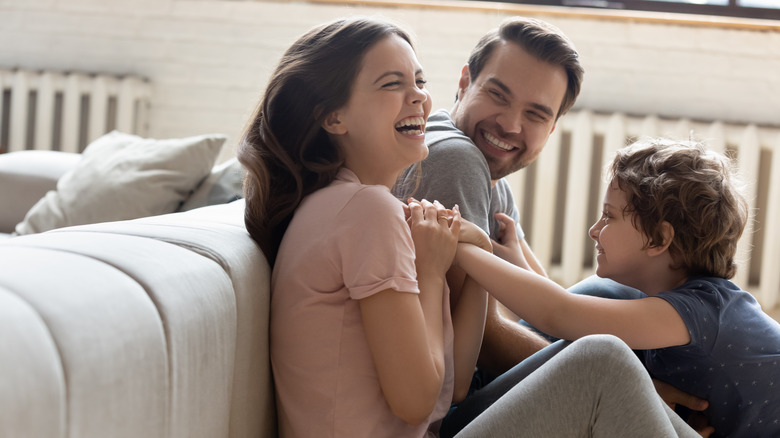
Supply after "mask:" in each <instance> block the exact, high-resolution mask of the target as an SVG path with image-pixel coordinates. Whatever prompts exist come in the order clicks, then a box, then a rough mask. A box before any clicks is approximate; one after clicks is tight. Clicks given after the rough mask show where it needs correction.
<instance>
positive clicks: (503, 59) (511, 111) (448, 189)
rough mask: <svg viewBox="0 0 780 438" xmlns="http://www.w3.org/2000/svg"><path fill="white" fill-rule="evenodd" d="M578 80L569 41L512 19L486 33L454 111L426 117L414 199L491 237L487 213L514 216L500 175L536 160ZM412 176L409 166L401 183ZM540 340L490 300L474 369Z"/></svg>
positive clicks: (508, 360) (500, 365) (514, 358)
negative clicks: (452, 210)
mask: <svg viewBox="0 0 780 438" xmlns="http://www.w3.org/2000/svg"><path fill="white" fill-rule="evenodd" d="M582 76H583V69H582V66H581V65H580V62H579V57H578V54H577V52H576V50H575V49H574V46H573V45H572V44H571V42H569V40H568V39H567V38H566V37H565V36H564V35H563V34H562V33H561V32H560V31H559V30H558V29H556V28H554V27H553V26H551V25H549V24H547V23H545V22H543V21H540V20H534V19H528V18H519V17H518V18H513V19H509V20H507V21H505V22H504V23H502V25H501V27H499V28H498V29H495V30H493V31H491V32H490V33H488V34H487V35H485V36H484V37H483V38H482V39H481V40H480V41H479V43H478V44H477V46H476V47H475V48H474V50H473V51H472V54H471V56H470V57H469V60H468V64H467V65H466V66H464V67H463V69H462V72H461V77H460V80H459V82H458V92H457V100H456V102H455V105H454V106H453V107H452V110H451V111H450V112H447V111H445V110H439V111H437V112H436V113H434V114H432V115H431V116H430V118H429V119H428V124H427V126H426V143H427V144H428V146H429V150H430V152H429V156H428V158H427V159H426V160H425V161H424V162H423V163H422V165H421V166H422V180H421V181H420V186H419V188H418V189H417V190H416V191H415V196H416V197H418V198H427V199H436V200H438V201H439V202H441V203H442V204H444V205H446V206H448V207H451V206H453V205H455V204H458V206H459V207H460V211H461V214H462V215H463V217H464V218H465V219H468V220H469V221H472V222H474V223H475V224H476V225H478V226H479V227H481V228H482V229H484V230H485V231H487V232H488V234H490V236H491V237H492V238H493V239H497V235H498V234H497V233H498V228H499V224H498V222H497V221H496V220H495V219H494V218H493V216H494V215H495V213H497V212H503V213H506V214H508V215H510V216H511V217H512V218H514V219H515V221H517V220H518V219H519V213H518V211H517V209H516V207H515V204H514V199H513V198H512V193H511V191H510V188H509V184H508V183H507V181H506V180H505V179H504V178H503V177H505V176H506V175H509V174H510V173H512V172H515V171H517V170H520V169H522V168H524V167H526V166H528V165H529V164H531V163H532V162H533V161H534V160H535V159H536V157H537V156H538V155H539V153H540V152H541V151H542V149H543V147H544V145H545V143H546V142H547V139H548V138H549V136H550V134H552V132H553V131H554V130H555V127H556V122H557V121H558V118H559V117H560V116H561V115H563V114H565V113H566V112H567V111H568V110H569V109H570V108H571V106H572V105H573V104H574V101H575V99H576V98H577V95H578V94H579V91H580V84H581V82H582ZM475 146H476V147H475ZM415 172H416V169H410V170H409V171H407V173H406V177H407V179H411V178H412V175H414V174H415ZM517 232H518V235H519V237H520V241H521V247H522V252H521V253H520V254H518V256H519V257H520V258H521V260H523V261H524V262H525V263H527V267H530V268H531V269H533V270H534V271H536V272H538V273H540V274H542V275H545V272H544V269H543V268H542V266H541V265H540V263H539V262H538V261H537V259H536V258H535V257H534V255H533V252H532V251H531V249H530V247H529V246H528V244H527V243H526V241H525V240H524V239H523V231H522V229H521V228H520V227H519V226H518V229H517ZM519 263H520V264H522V263H523V262H519ZM547 344H548V342H547V341H546V340H545V339H544V338H542V337H540V336H538V335H537V334H535V333H534V332H532V331H531V330H529V329H527V328H526V327H524V326H522V325H519V324H517V323H516V322H515V321H512V320H508V319H505V318H503V317H502V315H501V314H500V311H499V307H498V306H497V305H496V303H495V300H493V299H492V298H491V299H490V304H489V306H488V316H487V320H486V325H485V335H484V341H483V345H482V351H481V353H480V361H479V365H480V368H481V369H484V370H487V371H490V372H491V373H493V374H500V373H503V372H504V371H506V370H508V369H509V368H511V367H512V366H514V365H515V364H517V363H518V362H520V361H521V360H522V359H524V358H526V357H528V356H529V355H531V354H533V353H535V352H536V351H538V350H540V349H541V348H543V347H545V346H546V345H547Z"/></svg>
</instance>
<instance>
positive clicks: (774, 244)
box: [509, 110, 780, 309]
mask: <svg viewBox="0 0 780 438" xmlns="http://www.w3.org/2000/svg"><path fill="white" fill-rule="evenodd" d="M642 136H667V137H673V138H682V139H688V138H695V139H698V140H706V141H707V143H708V144H709V146H710V147H711V148H713V149H715V150H719V151H721V152H726V153H728V154H729V155H731V156H735V157H736V159H737V165H738V168H739V171H740V174H741V176H742V178H743V179H744V181H745V182H746V183H747V184H748V199H749V203H750V212H751V220H750V221H749V223H748V226H747V228H746V229H745V232H744V234H743V237H742V239H741V240H740V242H739V245H738V263H739V269H738V270H737V275H736V277H735V278H734V279H733V281H734V282H735V283H736V284H738V285H739V286H740V287H742V288H743V289H745V290H748V291H750V292H751V293H753V294H754V295H755V296H756V297H757V299H758V300H759V302H761V304H762V306H763V307H764V309H773V308H775V307H776V306H778V304H780V229H778V226H780V221H778V218H780V128H777V127H761V126H756V125H752V124H741V125H740V124H730V123H722V122H717V121H716V122H697V121H691V120H687V119H676V120H669V119H662V118H658V117H656V116H641V117H636V116H627V115H623V114H619V113H615V114H600V113H594V112H591V111H587V110H582V111H577V112H571V113H569V114H567V115H566V116H565V117H563V118H562V119H561V120H560V121H559V123H558V127H557V129H556V130H555V132H554V133H553V135H552V136H551V137H550V140H549V142H548V144H547V146H546V147H545V149H544V151H543V152H542V153H541V154H540V156H539V158H538V159H537V161H536V162H535V163H534V164H532V165H531V166H529V167H528V168H527V169H525V170H523V171H520V172H516V173H515V174H514V175H512V176H511V177H510V178H509V180H510V183H511V185H512V190H513V193H514V195H515V197H516V198H517V199H516V202H517V204H518V206H519V207H520V210H521V212H522V215H523V217H522V225H523V229H524V230H525V232H526V238H527V240H528V242H529V244H530V245H531V247H532V248H533V250H534V253H535V254H536V255H537V256H538V257H539V259H540V261H541V262H542V264H543V266H545V267H547V269H548V273H549V275H550V277H551V278H553V279H554V280H556V281H558V282H559V283H560V284H562V285H563V286H567V287H568V286H570V285H572V284H574V283H575V282H577V281H579V280H581V279H582V278H585V277H586V276H588V275H591V274H592V273H593V272H594V266H595V261H594V257H595V249H594V243H593V241H592V240H590V238H589V237H588V233H587V230H588V228H589V227H590V226H591V225H592V224H593V222H594V221H595V220H596V219H597V218H598V217H599V214H600V212H601V204H602V202H603V193H604V189H605V182H604V178H603V170H604V168H605V166H606V165H607V164H608V163H609V162H610V161H611V160H612V158H613V156H614V152H615V151H616V150H617V149H618V148H620V147H622V146H625V145H626V144H627V143H628V142H630V140H631V139H636V138H638V137H642Z"/></svg>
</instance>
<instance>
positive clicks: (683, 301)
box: [656, 289, 721, 351]
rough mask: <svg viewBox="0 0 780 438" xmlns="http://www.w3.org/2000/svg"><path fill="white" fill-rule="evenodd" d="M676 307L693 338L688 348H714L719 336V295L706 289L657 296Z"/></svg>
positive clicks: (662, 293) (677, 290) (679, 291)
mask: <svg viewBox="0 0 780 438" xmlns="http://www.w3.org/2000/svg"><path fill="white" fill-rule="evenodd" d="M656 296H657V297H658V298H661V299H663V300H665V301H667V302H668V303H669V304H671V305H672V307H674V309H675V310H676V311H677V313H678V314H679V315H680V317H681V318H682V320H683V322H684V323H685V326H686V327H687V329H688V334H690V336H691V342H690V343H689V344H688V347H697V348H699V349H702V350H704V351H708V350H710V349H712V348H713V346H714V343H715V341H716V339H717V336H718V327H719V315H718V309H719V308H720V307H721V306H720V305H719V304H718V302H717V301H718V300H719V295H718V294H717V293H714V292H712V291H707V290H704V289H685V290H681V289H675V290H673V291H668V292H661V293H660V294H658V295H656Z"/></svg>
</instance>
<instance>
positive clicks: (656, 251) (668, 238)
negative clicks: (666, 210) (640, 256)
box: [647, 221, 674, 256]
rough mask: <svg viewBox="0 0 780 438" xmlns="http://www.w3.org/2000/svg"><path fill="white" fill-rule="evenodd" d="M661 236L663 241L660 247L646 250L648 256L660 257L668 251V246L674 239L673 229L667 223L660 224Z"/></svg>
mask: <svg viewBox="0 0 780 438" xmlns="http://www.w3.org/2000/svg"><path fill="white" fill-rule="evenodd" d="M661 235H663V238H664V241H663V243H662V244H661V245H656V246H651V247H649V248H648V249H647V251H648V254H649V255H651V256H655V255H660V254H663V253H664V252H666V251H668V250H669V246H670V245H671V244H672V240H673V239H674V227H673V226H672V224H670V223H669V222H667V221H663V222H661Z"/></svg>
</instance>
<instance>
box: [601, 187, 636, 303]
mask: <svg viewBox="0 0 780 438" xmlns="http://www.w3.org/2000/svg"><path fill="white" fill-rule="evenodd" d="M626 205H627V196H626V192H624V191H623V190H622V189H621V188H620V187H619V186H618V183H617V181H615V180H612V182H611V183H610V184H609V187H607V191H606V193H605V194H604V207H603V211H602V214H601V217H600V218H599V220H598V221H596V223H595V224H593V226H592V227H590V231H589V234H590V238H591V239H593V240H594V241H595V242H596V251H597V252H598V255H597V256H596V261H597V262H598V266H597V268H596V275H598V276H599V277H603V278H610V279H612V280H615V281H617V282H619V283H622V284H625V285H627V286H633V287H639V286H640V285H641V279H642V278H643V275H642V274H643V268H645V270H646V267H647V266H648V262H649V257H648V255H647V251H646V250H647V248H648V247H647V244H646V241H647V239H646V237H645V235H644V234H643V233H642V232H641V231H640V230H638V229H636V228H635V227H634V223H633V220H632V219H633V217H634V214H633V213H626V214H623V211H624V210H625V208H626ZM640 289H641V288H640Z"/></svg>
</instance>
